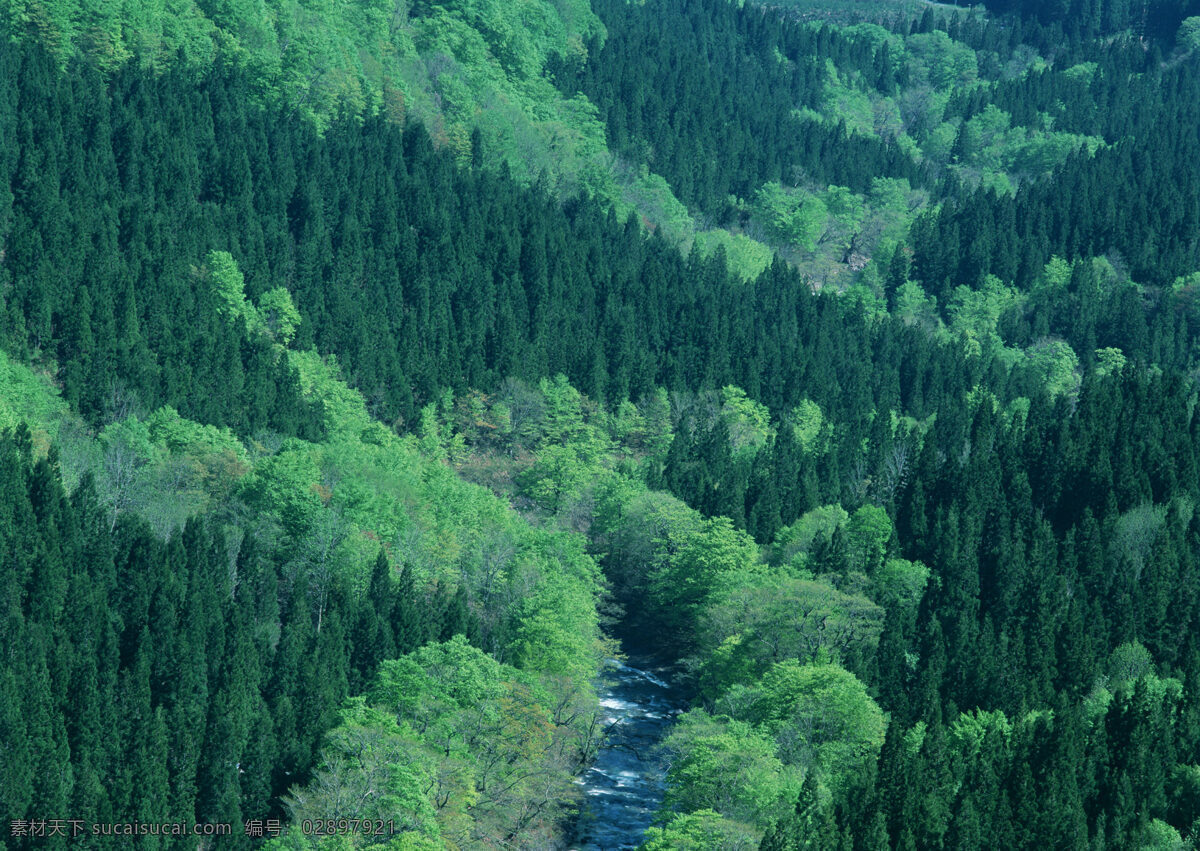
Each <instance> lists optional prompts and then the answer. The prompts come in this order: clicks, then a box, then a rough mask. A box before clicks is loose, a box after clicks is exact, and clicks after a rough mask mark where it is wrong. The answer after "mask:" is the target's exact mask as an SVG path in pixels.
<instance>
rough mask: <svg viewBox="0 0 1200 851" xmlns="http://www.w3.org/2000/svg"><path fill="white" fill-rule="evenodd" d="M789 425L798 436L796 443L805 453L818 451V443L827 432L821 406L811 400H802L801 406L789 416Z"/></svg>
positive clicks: (793, 409) (794, 409) (795, 408)
mask: <svg viewBox="0 0 1200 851" xmlns="http://www.w3.org/2000/svg"><path fill="white" fill-rule="evenodd" d="M788 423H789V424H790V425H791V427H792V433H793V434H794V435H795V436H796V442H797V443H799V444H800V448H801V449H803V450H804V451H805V452H809V451H811V450H813V449H816V448H817V447H818V446H819V443H818V441H819V439H820V437H821V435H822V432H823V431H827V429H826V421H825V415H824V414H822V413H821V406H820V405H818V404H817V403H816V402H814V401H812V400H811V399H802V400H801V401H800V404H798V405H797V406H796V407H794V408H792V411H791V414H790V415H789V416H788Z"/></svg>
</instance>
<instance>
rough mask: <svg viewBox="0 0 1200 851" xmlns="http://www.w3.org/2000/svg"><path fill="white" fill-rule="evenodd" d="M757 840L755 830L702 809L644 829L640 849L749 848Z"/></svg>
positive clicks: (703, 850) (721, 850)
mask: <svg viewBox="0 0 1200 851" xmlns="http://www.w3.org/2000/svg"><path fill="white" fill-rule="evenodd" d="M758 840H759V836H758V831H755V830H754V829H753V828H751V827H750V826H749V825H746V824H742V823H740V822H736V821H733V820H731V819H728V818H726V817H725V816H723V815H721V814H720V813H718V812H716V811H715V810H709V809H704V810H697V811H696V812H694V813H685V814H683V815H677V816H675V817H674V818H673V819H671V820H670V821H669V822H667V824H666V825H665V826H663V827H657V826H653V827H650V828H647V829H646V836H645V841H644V842H643V843H642V845H641V849H640V851H752V849H755V848H758Z"/></svg>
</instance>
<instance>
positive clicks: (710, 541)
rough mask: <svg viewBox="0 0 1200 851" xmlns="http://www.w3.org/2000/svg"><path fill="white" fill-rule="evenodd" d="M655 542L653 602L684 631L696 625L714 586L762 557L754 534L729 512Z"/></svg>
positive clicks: (650, 592)
mask: <svg viewBox="0 0 1200 851" xmlns="http://www.w3.org/2000/svg"><path fill="white" fill-rule="evenodd" d="M655 545H656V550H657V552H656V553H655V558H654V563H653V566H652V567H651V570H650V575H649V596H650V603H651V605H652V607H653V608H654V609H656V610H657V611H660V612H662V613H663V619H664V620H665V621H666V622H667V623H668V624H670V625H671V626H673V627H675V628H677V629H680V630H683V631H685V632H690V631H691V630H692V629H693V625H694V624H695V622H696V619H697V618H698V617H699V616H700V614H701V612H703V611H704V609H705V608H706V606H707V604H708V599H709V595H710V594H711V593H712V592H713V591H715V590H716V589H717V588H719V587H720V586H721V585H722V584H723V583H724V582H725V581H726V580H727V579H728V578H729V577H730V576H731V575H734V574H736V573H737V572H739V571H745V570H749V569H751V568H753V567H754V565H755V564H757V562H758V547H757V546H756V545H755V543H754V539H753V538H751V537H750V536H749V535H747V534H746V533H745V532H743V531H741V530H740V529H735V528H734V526H733V521H731V520H730V519H729V518H728V517H711V518H708V519H705V520H704V521H703V522H702V523H701V525H700V527H699V528H686V527H685V528H683V529H670V530H668V531H667V532H666V535H665V536H664V537H661V538H658V539H657V540H656V541H655Z"/></svg>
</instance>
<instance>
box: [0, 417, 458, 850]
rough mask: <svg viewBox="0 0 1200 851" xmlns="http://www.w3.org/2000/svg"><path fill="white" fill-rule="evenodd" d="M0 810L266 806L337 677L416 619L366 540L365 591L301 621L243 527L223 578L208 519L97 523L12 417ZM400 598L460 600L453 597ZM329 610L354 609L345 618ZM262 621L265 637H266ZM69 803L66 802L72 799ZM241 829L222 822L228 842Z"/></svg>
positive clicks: (334, 692) (346, 678)
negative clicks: (160, 533) (158, 530)
mask: <svg viewBox="0 0 1200 851" xmlns="http://www.w3.org/2000/svg"><path fill="white" fill-rule="evenodd" d="M0 471H2V472H0V482H2V483H3V484H2V485H0V487H2V488H3V499H2V500H0V506H2V508H0V551H2V552H3V553H5V558H4V560H3V562H2V563H0V572H2V573H0V588H3V589H5V590H4V597H3V600H2V604H3V607H4V615H3V617H4V620H3V625H2V627H0V656H2V657H3V658H4V659H5V660H6V664H5V666H4V670H3V672H2V673H0V732H2V733H3V735H4V741H5V742H6V745H7V747H9V751H8V753H7V756H6V758H5V760H4V765H3V767H2V768H0V805H2V806H3V813H2V817H3V819H4V820H5V822H6V823H7V822H8V821H9V820H11V819H32V818H45V817H46V814H48V813H72V814H73V815H72V816H71V817H73V818H80V819H83V820H85V821H87V822H89V823H90V822H113V821H115V822H128V821H139V822H159V823H161V822H177V821H178V822H194V821H201V822H232V823H234V824H240V823H241V821H242V820H243V819H247V818H266V817H276V818H278V817H279V816H280V805H279V800H278V798H279V795H281V794H282V793H283V792H284V791H286V790H287V789H288V788H289V787H291V786H292V785H294V784H296V783H300V782H303V781H304V780H305V779H306V775H307V772H308V771H310V770H311V768H312V766H313V758H314V754H315V753H316V751H317V749H318V747H319V745H320V742H321V737H322V735H323V734H324V733H325V732H326V731H327V730H328V729H330V728H331V727H332V726H333V725H334V724H336V723H337V720H338V717H337V711H338V709H339V708H340V707H341V705H342V701H343V700H344V699H345V697H346V696H347V695H348V694H349V691H350V688H349V686H350V681H351V680H350V677H351V676H352V675H353V677H354V678H355V679H354V681H355V682H356V683H357V684H358V686H359V688H361V687H362V683H364V682H365V681H366V680H368V679H370V678H371V677H373V676H374V674H375V671H376V669H377V668H378V665H379V662H380V661H381V660H382V659H383V658H387V657H392V656H394V655H396V653H395V649H394V646H393V645H392V644H391V643H389V642H390V636H391V635H392V634H393V633H394V631H396V630H398V629H402V630H404V632H403V634H404V635H405V636H406V639H405V640H406V641H407V642H410V643H411V644H412V645H413V646H416V645H420V644H423V643H424V642H425V641H426V640H428V639H429V638H430V637H432V636H431V635H430V634H429V633H428V631H427V630H424V629H418V630H417V631H415V632H412V631H410V630H411V626H407V625H405V624H404V623H403V622H401V621H399V620H398V619H397V618H396V615H395V613H394V612H395V611H396V610H402V609H403V608H404V607H403V606H402V605H401V603H400V594H401V590H400V589H396V590H392V588H391V585H392V580H391V577H390V575H389V573H390V568H389V567H388V563H387V561H386V560H385V559H384V558H383V557H382V555H381V556H380V559H379V561H377V563H376V569H375V572H374V574H373V576H372V594H371V595H370V596H368V597H365V598H364V599H363V600H361V601H358V602H354V601H351V600H350V599H349V598H348V597H347V595H345V594H344V593H335V594H334V595H333V600H334V602H333V603H332V605H331V606H330V608H329V609H328V610H327V611H326V612H325V613H324V618H323V621H322V622H321V623H320V625H319V628H318V624H317V623H316V621H315V619H314V617H313V616H312V612H311V609H310V607H309V606H308V605H306V604H305V605H296V602H297V597H298V596H299V599H300V600H304V597H303V596H302V595H299V592H298V589H295V588H293V589H291V591H292V596H291V601H290V604H289V601H288V597H287V592H286V590H285V589H286V583H285V582H284V581H283V577H282V575H281V566H280V565H279V564H277V563H276V562H275V561H274V560H272V559H271V558H270V557H269V556H268V554H266V553H263V552H262V551H261V550H258V549H257V548H256V547H255V545H254V544H253V543H252V542H248V543H247V545H246V547H244V548H243V549H242V552H241V553H240V556H239V559H238V564H237V569H238V572H239V580H238V582H237V585H236V588H235V587H234V586H233V585H232V584H231V578H232V574H231V570H230V561H229V557H228V555H227V553H226V550H225V546H224V538H223V535H221V534H219V533H217V532H216V531H215V530H214V529H213V527H212V526H211V525H210V524H208V523H204V522H192V523H189V524H188V527H187V528H186V529H185V530H184V531H183V532H182V533H180V534H179V535H178V536H176V537H175V538H173V539H171V540H170V541H168V542H165V543H164V542H162V541H160V540H158V539H157V538H155V537H153V536H152V535H151V533H150V531H149V530H148V528H146V526H145V525H144V524H143V523H142V522H141V521H139V520H137V519H134V518H133V517H132V515H122V516H121V518H120V519H119V521H118V523H117V525H116V528H115V530H113V531H112V532H110V531H109V524H108V521H107V519H106V512H104V511H103V510H102V509H101V508H100V506H98V505H97V503H96V502H95V496H94V492H93V491H92V489H91V487H90V485H88V484H86V483H85V484H84V485H82V486H81V487H80V488H79V490H78V491H77V493H76V494H75V497H74V498H73V499H70V500H68V499H67V497H66V496H65V494H64V493H63V490H62V487H61V485H60V484H59V483H58V481H57V470H55V469H54V467H53V465H52V464H51V463H50V462H48V461H45V460H42V461H37V462H36V463H35V462H34V461H33V460H32V456H31V453H30V450H29V446H28V434H27V432H18V433H17V434H16V435H15V436H14V435H13V434H11V433H5V434H3V435H0ZM401 588H402V589H403V593H404V594H406V595H407V597H406V598H405V599H406V602H407V605H408V606H409V607H414V608H427V607H428V606H429V605H431V604H432V605H434V606H439V607H444V608H446V609H447V610H449V611H458V610H459V609H460V608H461V604H456V602H455V601H456V600H457V599H458V598H456V597H452V598H448V599H445V600H440V599H438V598H437V597H436V596H435V597H434V598H432V599H430V600H427V599H421V600H417V599H415V592H414V590H413V588H412V584H411V580H410V581H408V582H407V583H406V584H405V583H402V584H401ZM343 621H348V622H352V623H357V624H366V625H368V626H369V627H370V628H369V629H365V630H363V631H362V634H360V635H354V636H350V637H347V635H346V633H345V630H344V629H343V627H342V623H343ZM275 631H278V634H279V635H280V636H281V637H280V640H279V641H278V643H274V642H270V641H265V640H264V637H265V636H267V635H269V634H270V633H272V632H275ZM74 814H78V815H74ZM243 839H244V837H242V836H241V835H240V832H238V833H236V834H235V836H234V838H233V839H232V840H230V841H235V842H241V841H242V840H243Z"/></svg>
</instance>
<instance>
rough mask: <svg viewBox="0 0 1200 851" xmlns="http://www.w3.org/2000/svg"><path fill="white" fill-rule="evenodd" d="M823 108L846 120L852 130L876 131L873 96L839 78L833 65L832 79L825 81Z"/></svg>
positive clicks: (824, 110) (830, 113)
mask: <svg viewBox="0 0 1200 851" xmlns="http://www.w3.org/2000/svg"><path fill="white" fill-rule="evenodd" d="M830 65H831V66H832V62H830ZM821 109H822V111H823V112H824V113H825V114H826V115H829V116H836V117H837V118H839V119H842V120H843V121H845V122H846V127H847V129H849V130H850V131H851V132H855V133H863V134H871V133H873V132H874V131H875V109H874V107H873V106H872V104H871V98H870V97H869V96H868V95H867V93H866V92H864V91H862V90H861V89H859V88H857V87H855V86H853V85H848V84H847V83H845V82H843V81H842V80H839V79H838V76H837V72H836V70H835V69H833V68H832V67H830V79H829V80H828V81H827V82H826V83H825V99H824V102H823V103H822V104H821Z"/></svg>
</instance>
